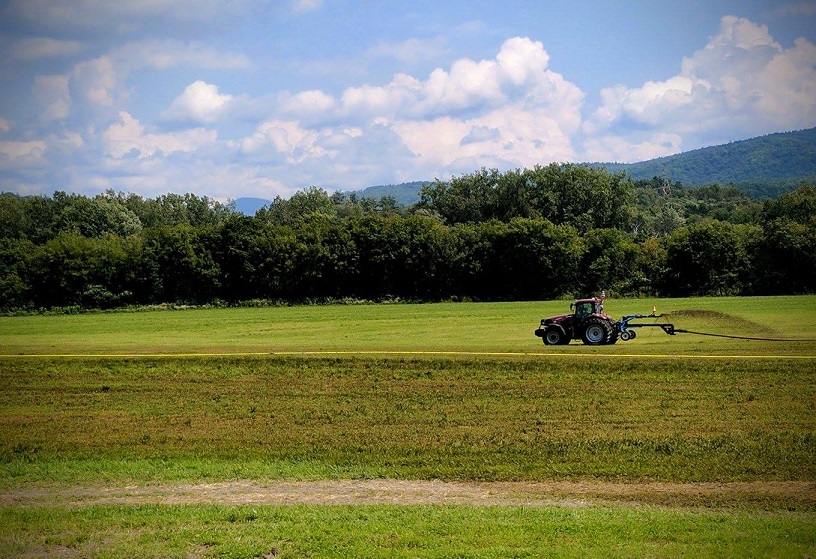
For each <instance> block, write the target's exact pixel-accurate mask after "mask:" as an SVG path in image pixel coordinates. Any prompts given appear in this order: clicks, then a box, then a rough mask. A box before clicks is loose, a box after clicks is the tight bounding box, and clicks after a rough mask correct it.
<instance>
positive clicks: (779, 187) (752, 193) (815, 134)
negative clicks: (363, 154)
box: [359, 128, 816, 205]
mask: <svg viewBox="0 0 816 559" xmlns="http://www.w3.org/2000/svg"><path fill="white" fill-rule="evenodd" d="M589 166H590V167H602V168H606V169H607V170H608V171H609V172H611V173H618V172H625V173H627V174H628V175H629V176H630V177H631V178H632V179H633V180H635V181H644V180H645V181H648V180H651V179H652V178H653V177H661V178H663V179H665V180H668V181H669V182H671V183H674V184H680V185H682V186H685V187H697V186H709V185H712V184H719V185H723V186H735V187H737V188H738V189H739V190H741V191H742V192H744V193H745V194H746V195H748V196H749V197H751V198H756V199H758V200H764V199H767V198H775V197H777V196H779V195H780V194H784V193H786V192H791V191H793V190H796V189H797V188H799V187H800V186H808V185H813V184H816V128H811V129H809V130H800V131H797V132H784V133H779V134H770V135H768V136H762V137H759V138H751V139H749V140H743V141H739V142H732V143H730V144H724V145H719V146H711V147H706V148H702V149H697V150H693V151H688V152H684V153H679V154H677V155H672V156H669V157H661V158H658V159H650V160H649V161H642V162H639V163H590V164H589ZM427 182H432V181H427ZM423 184H425V183H423V182H410V183H404V184H397V185H389V186H372V187H369V188H366V189H364V190H362V191H360V192H359V195H360V196H364V197H372V198H379V197H381V196H384V195H387V196H392V197H394V198H395V199H397V200H399V201H400V202H401V203H402V204H405V205H410V204H415V203H417V202H418V201H419V196H420V188H421V186H422V185H423Z"/></svg>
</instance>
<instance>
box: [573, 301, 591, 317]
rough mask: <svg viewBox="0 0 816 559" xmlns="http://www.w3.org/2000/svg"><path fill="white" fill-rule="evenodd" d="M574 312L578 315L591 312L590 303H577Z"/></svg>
mask: <svg viewBox="0 0 816 559" xmlns="http://www.w3.org/2000/svg"><path fill="white" fill-rule="evenodd" d="M575 314H576V315H578V316H586V315H588V314H592V303H578V306H576V307H575Z"/></svg>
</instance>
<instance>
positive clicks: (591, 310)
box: [535, 293, 628, 345]
mask: <svg viewBox="0 0 816 559" xmlns="http://www.w3.org/2000/svg"><path fill="white" fill-rule="evenodd" d="M604 296H605V294H604V293H601V296H600V297H593V298H592V299H578V300H577V301H575V302H574V303H571V304H570V309H571V310H574V312H573V313H572V314H562V315H559V316H553V317H550V318H545V319H542V321H541V325H540V326H539V327H538V329H537V330H536V331H535V335H536V336H538V337H539V338H542V339H543V341H544V343H545V344H547V345H566V344H568V343H570V341H572V340H582V341H583V342H584V343H585V344H587V345H606V344H614V343H615V342H617V341H618V335H619V334H620V333H621V331H620V329H619V327H618V323H617V322H616V321H615V320H613V319H612V317H610V316H609V315H608V314H606V313H605V312H603V300H604ZM627 339H628V338H627Z"/></svg>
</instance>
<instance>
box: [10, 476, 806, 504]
mask: <svg viewBox="0 0 816 559" xmlns="http://www.w3.org/2000/svg"><path fill="white" fill-rule="evenodd" d="M604 502H624V503H630V504H632V503H634V504H638V503H640V504H653V505H668V506H729V505H752V504H754V505H761V506H768V505H771V506H778V507H794V508H800V509H804V510H814V509H816V482H807V481H804V482H803V481H780V482H731V483H714V482H710V483H661V482H649V483H611V482H596V481H592V482H571V481H550V482H444V481H439V480H432V481H412V480H395V479H374V480H319V481H272V482H262V481H227V482H222V483H204V484H197V483H169V484H158V485H138V486H136V485H132V486H105V485H103V484H99V485H82V486H66V487H45V486H42V487H31V488H18V489H11V490H6V491H5V492H0V506H12V507H26V506H37V507H41V506H45V507H77V506H100V505H121V506H136V505H152V504H158V505H211V504H216V505H229V506H236V505H466V506H563V507H581V506H591V505H593V504H600V503H604Z"/></svg>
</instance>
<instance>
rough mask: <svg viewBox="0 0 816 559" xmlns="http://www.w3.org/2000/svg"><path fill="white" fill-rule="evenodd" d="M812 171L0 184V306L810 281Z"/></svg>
mask: <svg viewBox="0 0 816 559" xmlns="http://www.w3.org/2000/svg"><path fill="white" fill-rule="evenodd" d="M814 216H816V188H813V187H802V188H800V189H798V190H796V191H794V192H791V193H789V194H785V195H782V196H780V197H778V198H777V199H775V200H765V201H764V202H757V201H754V200H751V199H749V198H747V197H745V196H744V195H742V194H741V193H740V192H739V191H735V189H730V188H728V187H721V186H718V185H711V186H709V187H705V188H702V189H684V188H683V187H682V186H681V185H679V184H673V185H669V184H667V183H666V181H663V180H661V179H658V178H655V179H653V180H652V181H641V182H638V183H635V182H633V181H632V180H631V179H629V178H627V177H626V176H625V175H622V174H610V173H608V172H606V171H605V170H602V169H596V168H589V167H586V166H579V165H549V166H547V167H535V168H533V169H525V170H517V171H511V172H507V173H500V172H498V171H496V170H486V169H482V170H480V171H477V172H475V173H472V174H468V175H463V176H461V177H457V178H452V179H451V180H449V181H439V180H437V181H435V182H434V183H432V184H427V185H425V186H424V187H423V190H422V197H421V201H420V202H419V203H418V204H416V205H414V206H411V207H404V206H401V205H400V204H398V203H397V202H396V201H395V200H394V199H393V198H389V197H385V198H383V199H380V200H372V199H369V198H359V197H358V196H356V195H354V194H344V193H340V192H338V193H334V194H331V195H329V194H327V193H326V192H325V191H323V190H321V189H318V188H309V189H306V190H304V191H301V192H298V193H297V194H295V195H294V196H292V197H291V198H289V199H282V198H276V199H275V200H274V201H273V202H272V203H271V204H270V205H268V206H267V207H265V208H262V209H261V210H259V211H258V212H257V213H256V214H255V215H254V216H245V215H242V214H240V213H238V212H237V211H236V210H235V208H234V206H232V205H231V204H222V203H219V202H217V201H215V200H212V199H209V198H206V197H197V196H194V195H191V194H187V195H183V196H182V195H173V194H169V195H166V196H161V197H159V198H156V199H143V198H141V197H139V196H137V195H134V194H123V193H118V194H117V193H114V192H112V191H109V192H107V193H105V194H101V195H98V196H95V197H85V196H81V195H76V194H71V195H69V194H65V193H62V192H57V193H55V194H54V195H53V196H52V197H42V196H33V197H23V196H17V195H14V194H0V308H2V309H3V310H4V311H6V312H10V311H15V310H21V309H22V310H37V309H49V308H113V307H121V306H127V305H149V304H162V303H176V304H209V303H216V302H221V303H225V304H240V303H243V302H247V301H274V302H281V301H286V302H302V301H309V300H339V299H345V298H352V299H362V300H374V301H378V300H386V299H400V300H413V301H438V300H479V301H487V300H491V301H496V300H542V299H552V298H558V297H566V296H579V295H589V294H593V293H596V292H598V291H600V290H601V289H606V290H607V292H612V293H614V294H618V295H638V294H648V295H660V296H690V295H752V294H794V293H811V292H814V288H816V280H815V279H814V278H816V250H814V249H816V218H815V217H814Z"/></svg>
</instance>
